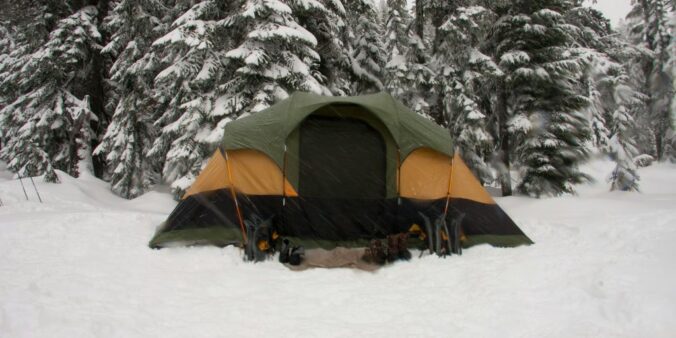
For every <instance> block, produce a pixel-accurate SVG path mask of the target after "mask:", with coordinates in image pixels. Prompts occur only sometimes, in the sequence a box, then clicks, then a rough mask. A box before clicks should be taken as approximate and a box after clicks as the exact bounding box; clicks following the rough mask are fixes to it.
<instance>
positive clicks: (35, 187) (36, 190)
mask: <svg viewBox="0 0 676 338" xmlns="http://www.w3.org/2000/svg"><path fill="white" fill-rule="evenodd" d="M28 177H30V179H31V183H33V189H35V193H36V194H37V195H38V200H39V201H40V203H42V197H40V193H39V192H38V187H37V186H35V182H34V181H33V176H28Z"/></svg>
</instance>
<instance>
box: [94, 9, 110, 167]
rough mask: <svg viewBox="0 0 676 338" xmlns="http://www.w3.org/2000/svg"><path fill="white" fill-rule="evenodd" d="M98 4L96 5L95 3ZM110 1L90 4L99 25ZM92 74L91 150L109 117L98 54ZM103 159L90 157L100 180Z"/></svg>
mask: <svg viewBox="0 0 676 338" xmlns="http://www.w3.org/2000/svg"><path fill="white" fill-rule="evenodd" d="M97 2H98V3H97ZM109 2H110V0H98V1H95V0H92V1H91V2H90V3H91V4H92V5H97V8H98V10H99V15H98V19H99V24H101V23H102V22H103V19H104V18H105V17H106V16H107V15H108V9H109ZM101 33H102V39H103V41H102V42H101V43H102V44H105V43H106V40H107V38H108V37H107V36H106V33H105V32H101ZM92 68H93V69H92V72H91V79H90V81H91V82H90V83H91V84H92V87H91V92H90V96H91V100H92V101H91V109H92V112H93V113H94V115H96V117H97V118H98V121H97V122H96V123H95V124H94V125H93V127H94V128H93V130H94V132H95V135H92V138H91V144H90V146H91V149H92V150H93V149H96V147H97V146H98V145H99V140H100V137H101V136H102V135H103V133H104V132H105V129H106V128H107V127H108V123H109V122H110V118H109V116H108V115H107V114H106V109H105V104H106V91H105V87H104V83H105V81H106V80H105V76H106V64H105V61H104V58H103V55H101V53H100V52H96V53H94V54H93V56H92ZM105 166H106V163H105V158H104V156H102V155H97V156H92V167H93V169H94V175H95V176H96V177H99V178H102V177H103V174H104V170H105Z"/></svg>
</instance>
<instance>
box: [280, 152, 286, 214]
mask: <svg viewBox="0 0 676 338" xmlns="http://www.w3.org/2000/svg"><path fill="white" fill-rule="evenodd" d="M286 149H287V147H286V142H285V143H284V161H283V164H282V222H281V223H282V226H284V225H286V224H285V222H286V217H284V216H285V215H286V213H285V212H284V211H285V210H286V156H287V155H286Z"/></svg>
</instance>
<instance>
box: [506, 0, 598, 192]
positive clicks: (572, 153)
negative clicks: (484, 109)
mask: <svg viewBox="0 0 676 338" xmlns="http://www.w3.org/2000/svg"><path fill="white" fill-rule="evenodd" d="M568 9H570V6H569V4H568V3H567V2H565V1H549V2H548V3H547V5H546V6H545V5H544V4H543V3H532V2H526V1H524V2H519V3H518V5H517V6H515V8H514V9H513V10H514V11H515V12H514V14H509V15H505V16H504V17H502V18H501V19H500V21H499V22H498V24H497V30H496V35H495V36H494V37H493V39H494V43H495V46H496V47H495V48H496V50H495V51H496V56H497V57H498V58H499V59H500V67H501V68H502V69H503V71H504V72H505V78H504V87H503V90H502V94H499V95H505V96H506V97H505V99H504V101H505V102H504V103H505V104H506V105H507V110H508V115H509V116H511V118H510V122H509V132H510V134H511V135H512V137H513V138H515V140H516V142H515V144H518V146H517V147H516V154H517V155H518V161H519V164H520V165H521V166H522V167H523V171H522V172H523V179H522V181H521V184H520V185H519V188H520V190H521V191H523V192H524V193H527V194H529V195H532V196H542V195H559V194H562V193H572V192H574V187H573V185H574V184H577V183H580V182H583V181H584V180H585V179H586V176H585V175H584V174H583V173H581V172H580V171H579V169H578V165H579V163H580V162H581V161H583V160H584V159H586V157H587V156H588V149H587V148H586V147H585V145H584V144H585V142H586V141H587V140H588V139H589V137H590V130H589V123H588V120H587V118H586V116H585V114H584V112H583V110H584V109H585V108H586V105H587V102H588V101H587V99H586V98H585V96H583V95H581V94H580V92H581V90H580V89H581V88H580V86H579V84H578V83H579V81H580V79H581V78H582V75H583V70H584V69H585V68H586V66H587V63H588V60H589V58H588V55H586V53H585V52H586V51H585V50H581V49H576V48H573V45H574V42H575V40H574V36H575V34H576V31H577V29H576V28H575V27H574V26H572V25H570V24H568V23H567V22H566V21H565V19H564V17H563V15H562V14H561V13H562V12H565V11H566V10H568ZM499 104H500V103H499Z"/></svg>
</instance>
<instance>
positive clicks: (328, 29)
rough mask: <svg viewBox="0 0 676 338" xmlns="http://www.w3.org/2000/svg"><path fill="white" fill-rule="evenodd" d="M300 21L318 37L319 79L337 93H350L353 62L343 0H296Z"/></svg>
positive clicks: (300, 23)
mask: <svg viewBox="0 0 676 338" xmlns="http://www.w3.org/2000/svg"><path fill="white" fill-rule="evenodd" d="M291 7H292V10H293V12H294V14H295V16H296V18H297V22H298V24H299V25H301V26H302V27H303V28H305V29H306V30H307V31H308V32H310V33H311V34H312V35H313V36H314V37H315V38H316V39H317V47H316V48H315V50H316V51H317V53H318V54H319V63H318V67H317V70H318V72H319V74H318V75H317V77H318V78H321V80H322V83H324V85H325V86H326V87H327V88H328V89H329V91H330V92H331V93H332V94H334V95H341V96H342V95H350V93H351V88H350V85H351V83H350V77H351V74H352V62H351V56H350V50H349V48H348V47H349V46H350V43H349V39H348V34H349V32H350V27H348V25H347V19H346V15H347V13H346V11H345V6H344V5H343V2H342V1H341V0H317V1H315V0H294V1H292V4H291Z"/></svg>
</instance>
